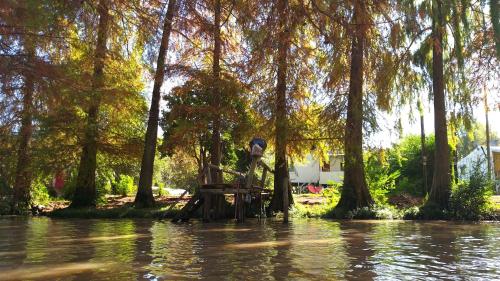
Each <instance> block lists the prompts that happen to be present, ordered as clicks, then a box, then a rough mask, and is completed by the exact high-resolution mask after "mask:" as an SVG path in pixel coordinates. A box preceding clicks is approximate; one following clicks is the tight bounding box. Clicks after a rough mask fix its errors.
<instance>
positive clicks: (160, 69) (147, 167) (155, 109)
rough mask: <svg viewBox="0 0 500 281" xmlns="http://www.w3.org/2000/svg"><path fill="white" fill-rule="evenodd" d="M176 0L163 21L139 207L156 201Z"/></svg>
mask: <svg viewBox="0 0 500 281" xmlns="http://www.w3.org/2000/svg"><path fill="white" fill-rule="evenodd" d="M175 4H176V0H170V1H169V2H168V8H167V13H166V15H165V22H164V23H163V34H162V37H161V43H160V50H159V51H158V60H157V63H156V73H155V83H154V86H153V94H152V96H151V108H150V109H149V119H148V128H147V130H146V137H145V140H144V153H143V155H142V162H141V174H140V177H139V187H138V189H137V195H136V196H135V202H134V204H135V206H136V207H138V208H142V207H151V206H153V205H154V203H155V199H154V197H153V190H152V184H153V167H154V160H155V152H156V141H157V138H158V119H159V116H160V99H161V94H160V90H161V87H162V85H163V80H164V77H165V56H166V54H167V50H168V43H169V39H170V32H171V30H172V19H173V17H174V10H175Z"/></svg>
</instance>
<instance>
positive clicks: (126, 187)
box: [115, 175, 137, 196]
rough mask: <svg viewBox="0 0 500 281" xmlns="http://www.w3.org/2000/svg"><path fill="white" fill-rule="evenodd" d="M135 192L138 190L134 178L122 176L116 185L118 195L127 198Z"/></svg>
mask: <svg viewBox="0 0 500 281" xmlns="http://www.w3.org/2000/svg"><path fill="white" fill-rule="evenodd" d="M135 191H137V188H136V186H135V184H134V178H133V177H131V176H127V175H120V179H119V180H118V182H117V183H116V187H115V192H116V194H118V195H122V196H127V195H128V194H131V193H134V192H135Z"/></svg>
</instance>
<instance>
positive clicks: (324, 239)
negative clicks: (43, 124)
mask: <svg viewBox="0 0 500 281" xmlns="http://www.w3.org/2000/svg"><path fill="white" fill-rule="evenodd" d="M0 280H259V281H260V280H500V224H498V223H453V222H414V221H342V222H338V221H328V220H294V221H292V222H291V223H290V224H289V225H283V224H282V223H281V222H279V221H273V220H267V221H262V222H259V221H257V220H255V221H252V220H251V221H249V222H247V223H245V224H239V225H238V224H234V223H231V222H228V223H211V224H203V223H199V222H192V223H190V224H180V225H175V224H172V223H170V222H167V221H155V220H71V219H65V220H62V219H59V220H56V219H49V218H30V219H26V218H2V219H0Z"/></svg>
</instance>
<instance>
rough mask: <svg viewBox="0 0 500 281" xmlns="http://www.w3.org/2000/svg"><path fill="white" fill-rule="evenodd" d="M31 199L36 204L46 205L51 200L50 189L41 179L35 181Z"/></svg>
mask: <svg viewBox="0 0 500 281" xmlns="http://www.w3.org/2000/svg"><path fill="white" fill-rule="evenodd" d="M31 200H32V204H34V205H46V204H47V203H49V202H50V195H49V189H48V187H47V186H46V185H45V184H43V183H42V182H41V181H40V180H35V181H34V182H33V185H32V189H31Z"/></svg>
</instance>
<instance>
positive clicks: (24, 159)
mask: <svg viewBox="0 0 500 281" xmlns="http://www.w3.org/2000/svg"><path fill="white" fill-rule="evenodd" d="M27 41H29V42H27V43H26V54H27V66H26V71H25V74H24V79H25V81H24V92H23V109H22V112H21V129H20V134H19V147H18V152H17V166H16V177H15V182H14V198H13V199H14V202H13V203H14V204H13V210H12V212H13V213H24V212H26V211H27V210H28V209H29V204H30V201H31V198H30V189H31V155H30V154H31V151H30V143H31V136H32V133H33V124H32V119H33V93H34V90H35V82H34V77H33V67H32V63H33V59H34V56H35V47H34V44H33V42H31V41H32V40H27Z"/></svg>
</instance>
